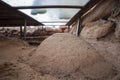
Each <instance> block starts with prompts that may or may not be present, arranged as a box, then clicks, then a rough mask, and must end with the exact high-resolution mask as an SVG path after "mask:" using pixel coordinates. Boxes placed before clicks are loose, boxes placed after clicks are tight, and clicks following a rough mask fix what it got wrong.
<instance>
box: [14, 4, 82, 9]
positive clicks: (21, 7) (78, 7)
mask: <svg viewBox="0 0 120 80" xmlns="http://www.w3.org/2000/svg"><path fill="white" fill-rule="evenodd" d="M14 8H16V9H37V8H38V9H41V8H74V9H81V8H83V6H74V5H46V6H18V7H14Z"/></svg>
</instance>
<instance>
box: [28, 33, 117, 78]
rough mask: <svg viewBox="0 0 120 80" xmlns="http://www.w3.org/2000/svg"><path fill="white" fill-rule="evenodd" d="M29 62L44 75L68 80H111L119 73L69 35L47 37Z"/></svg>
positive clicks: (82, 43)
mask: <svg viewBox="0 0 120 80" xmlns="http://www.w3.org/2000/svg"><path fill="white" fill-rule="evenodd" d="M28 63H29V64H30V65H31V67H32V68H34V69H35V70H37V71H39V72H41V73H42V74H50V75H53V76H56V77H58V78H64V79H69V80H78V79H80V78H82V80H110V79H111V78H112V77H114V76H115V75H116V74H117V71H116V70H114V66H113V65H112V64H110V63H109V62H106V60H105V59H104V58H103V57H102V56H101V55H99V52H98V51H97V50H96V49H95V48H94V47H93V46H91V45H90V44H89V43H88V42H86V41H85V40H83V39H82V38H78V37H75V36H74V35H71V34H68V33H63V34H62V33H59V34H54V35H52V36H51V37H49V38H47V39H46V40H45V41H43V43H42V44H41V45H40V46H39V47H38V48H37V50H36V51H35V54H34V55H33V56H32V57H31V58H30V59H29V60H28Z"/></svg>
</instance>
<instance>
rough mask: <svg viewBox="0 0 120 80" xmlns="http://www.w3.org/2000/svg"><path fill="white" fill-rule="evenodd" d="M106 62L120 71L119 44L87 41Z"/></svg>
mask: <svg viewBox="0 0 120 80" xmlns="http://www.w3.org/2000/svg"><path fill="white" fill-rule="evenodd" d="M88 42H89V43H90V44H91V45H92V46H93V47H94V48H95V49H96V50H97V51H98V52H99V54H100V55H101V56H103V57H104V59H105V60H106V61H108V62H109V63H111V64H113V65H114V66H115V67H116V69H117V70H118V71H120V49H119V48H120V43H119V42H117V41H116V42H112V41H110V39H109V40H106V41H105V40H100V41H88Z"/></svg>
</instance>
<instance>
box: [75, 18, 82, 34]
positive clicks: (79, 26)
mask: <svg viewBox="0 0 120 80" xmlns="http://www.w3.org/2000/svg"><path fill="white" fill-rule="evenodd" d="M80 32H81V18H79V19H78V22H77V30H76V36H79V35H80Z"/></svg>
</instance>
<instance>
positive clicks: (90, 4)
mask: <svg viewBox="0 0 120 80" xmlns="http://www.w3.org/2000/svg"><path fill="white" fill-rule="evenodd" d="M100 1H102V0H90V1H89V2H88V3H87V4H86V5H85V6H84V8H82V10H80V11H79V12H78V13H77V14H76V15H75V16H73V17H72V18H71V20H70V21H69V22H68V23H67V24H66V25H67V26H70V25H71V24H72V23H73V22H75V21H76V20H77V19H78V18H80V17H81V16H82V15H83V14H85V13H86V12H87V11H88V10H90V9H91V8H92V7H94V6H95V5H96V4H97V3H99V2H100Z"/></svg>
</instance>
